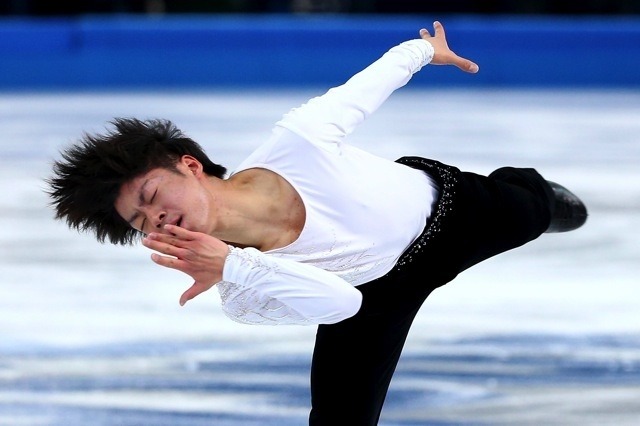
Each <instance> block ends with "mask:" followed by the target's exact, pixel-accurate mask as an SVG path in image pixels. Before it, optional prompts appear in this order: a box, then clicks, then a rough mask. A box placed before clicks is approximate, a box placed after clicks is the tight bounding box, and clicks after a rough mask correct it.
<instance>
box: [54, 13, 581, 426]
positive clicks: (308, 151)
mask: <svg viewBox="0 0 640 426" xmlns="http://www.w3.org/2000/svg"><path fill="white" fill-rule="evenodd" d="M434 31H435V32H434V36H431V35H430V33H429V32H428V31H427V30H426V29H422V30H420V38H419V39H415V40H410V41H407V42H404V43H401V44H400V45H398V46H396V47H394V48H392V49H390V50H389V51H388V52H387V53H386V54H384V55H383V56H382V57H381V58H380V59H379V60H377V61H376V62H374V63H373V64H371V65H370V66H369V67H367V68H366V69H364V70H363V71H361V72H360V73H358V74H356V75H355V76H353V77H352V78H351V79H349V80H348V81H347V82H346V83H345V84H344V85H342V86H339V87H336V88H333V89H331V90H329V91H328V92H327V93H326V94H324V95H323V96H320V97H317V98H313V99H311V100H310V101H309V102H308V103H306V104H304V105H302V106H301V107H299V108H295V109H293V110H291V111H290V112H289V113H288V114H285V115H284V117H283V118H282V119H281V120H280V121H279V122H278V123H277V124H276V126H275V127H274V130H273V132H272V134H271V137H270V138H269V139H268V140H267V141H266V142H265V143H264V144H263V145H261V146H260V147H258V148H257V149H256V150H255V151H254V152H253V153H252V154H250V155H249V156H248V157H247V158H246V159H245V160H244V161H243V162H242V164H241V165H240V166H239V167H238V169H237V171H236V172H234V173H233V174H232V175H231V176H228V177H227V176H226V168H225V167H223V166H221V165H218V164H215V163H213V162H212V161H211V160H210V159H209V158H208V157H207V156H206V155H205V153H204V152H203V151H202V149H201V148H200V146H199V145H198V144H197V143H196V142H194V141H193V140H191V139H189V138H187V137H186V136H185V135H184V134H183V133H182V132H181V131H180V130H178V129H176V128H175V127H174V126H173V125H172V124H171V123H170V122H168V121H163V120H149V121H140V120H136V119H115V120H114V121H113V123H112V124H113V125H114V130H112V131H111V132H109V133H107V134H104V135H85V137H84V138H83V139H82V140H81V141H80V143H78V144H77V145H75V146H73V147H71V148H69V149H68V150H66V151H65V152H64V153H63V154H62V156H63V158H62V160H60V161H57V162H56V163H55V165H54V176H53V177H52V178H50V179H49V181H48V182H49V184H50V190H49V193H50V195H51V197H52V199H53V202H52V204H53V205H54V206H55V208H56V217H57V218H59V219H64V220H66V221H67V223H68V224H69V226H70V227H71V228H75V229H78V230H84V231H92V232H94V233H95V235H96V237H97V239H98V240H99V241H104V240H107V239H108V240H109V241H110V242H111V243H114V244H130V243H133V242H134V241H136V239H137V238H138V237H139V236H144V238H143V239H142V243H143V244H144V245H145V246H146V247H148V248H150V249H151V250H153V251H154V253H153V254H152V255H151V257H152V260H153V261H154V262H156V263H157V264H159V265H161V266H165V267H168V268H173V269H177V270H180V271H182V272H184V273H186V274H188V275H189V276H191V277H192V278H193V280H194V283H193V285H192V286H191V287H190V288H189V289H187V290H186V291H185V292H184V293H183V295H182V296H181V298H180V304H181V305H183V304H184V303H186V302H187V301H188V300H190V299H192V298H194V297H196V296H197V295H199V294H201V293H203V292H205V291H207V290H209V289H210V288H211V287H213V286H215V287H216V288H217V289H218V291H219V292H220V295H221V300H222V305H223V306H222V307H223V310H224V312H225V313H226V314H227V315H228V316H229V317H231V318H232V319H234V320H236V321H240V322H245V323H251V324H317V325H318V331H317V336H316V344H315V349H314V354H313V361H312V371H311V394H312V410H311V414H310V418H309V422H310V424H312V425H331V426H334V425H342V424H344V425H350V426H354V425H375V424H377V422H378V419H379V416H380V412H381V410H382V406H383V403H384V399H385V396H386V393H387V390H388V387H389V383H390V381H391V378H392V376H393V373H394V371H395V368H396V364H397V362H398V359H399V357H400V354H401V352H402V348H403V346H404V343H405V339H406V337H407V334H408V332H409V329H410V326H411V323H412V321H413V319H414V317H415V315H416V313H417V312H418V310H419V309H420V306H421V305H422V303H423V302H424V300H425V299H426V297H427V296H428V295H429V293H430V292H431V291H433V290H434V289H435V288H437V287H439V286H442V285H444V284H446V283H448V282H450V281H451V280H452V279H454V278H455V277H456V275H457V274H459V273H460V272H462V271H464V270H465V269H467V268H469V267H470V266H472V265H474V264H476V263H478V262H481V261H483V260H485V259H487V258H489V257H491V256H494V255H496V254H499V253H502V252H504V251H507V250H510V249H513V248H515V247H518V246H521V245H522V244H525V243H527V242H529V241H531V240H534V239H535V238H537V237H538V236H540V235H541V234H542V233H544V232H563V231H569V230H572V229H576V228H578V227H580V226H582V224H583V223H584V222H585V221H586V218H587V211H586V208H585V207H584V205H583V203H582V202H581V201H580V200H579V199H578V198H577V197H576V196H575V195H574V194H572V193H571V192H569V191H568V190H567V189H566V188H564V187H562V186H560V185H557V184H555V183H551V182H547V181H546V180H545V179H544V178H543V177H542V176H540V175H539V174H538V173H537V172H536V171H535V170H534V169H524V168H513V167H503V168H500V169H498V170H496V171H494V172H493V173H491V174H490V175H489V176H481V175H477V174H474V173H471V172H462V171H460V170H459V169H457V168H456V167H453V166H449V165H445V164H442V163H440V162H438V161H435V160H429V159H426V158H421V157H403V158H401V159H399V160H397V161H391V160H387V159H383V158H380V157H377V156H374V155H372V154H369V153H367V152H364V151H362V150H360V149H357V148H355V147H353V146H350V145H347V144H346V143H345V137H346V136H347V135H348V134H349V133H351V132H352V131H353V130H354V129H355V127H357V125H358V124H360V123H361V122H362V121H363V120H364V119H366V118H367V117H368V116H369V115H370V114H371V113H373V112H374V111H375V110H376V109H377V108H378V107H379V106H380V105H381V104H382V103H383V102H384V101H385V100H386V99H387V97H388V96H389V95H390V94H391V93H392V92H393V91H394V90H396V89H398V88H400V87H402V86H404V85H405V84H406V83H407V82H408V81H409V80H410V78H411V76H412V75H413V74H414V73H415V72H417V71H418V70H420V69H421V68H422V67H423V66H424V65H426V64H428V63H431V64H436V65H454V66H456V67H458V68H460V69H461V70H463V71H465V72H469V73H475V72H477V71H478V66H477V65H476V64H475V63H473V62H472V61H470V60H468V59H465V58H462V57H460V56H458V55H457V54H455V53H454V52H453V51H451V50H450V49H449V47H448V45H447V41H446V36H445V31H444V28H443V26H442V25H441V24H440V23H439V22H435V23H434Z"/></svg>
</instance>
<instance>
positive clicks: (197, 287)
mask: <svg viewBox="0 0 640 426" xmlns="http://www.w3.org/2000/svg"><path fill="white" fill-rule="evenodd" d="M209 288H210V286H204V285H201V284H198V283H193V285H192V286H191V287H189V288H188V289H187V291H185V292H184V293H182V296H180V306H184V304H185V303H187V302H188V301H189V300H191V299H193V298H194V297H196V296H198V295H199V294H202V293H204V292H205V291H207V290H208V289H209Z"/></svg>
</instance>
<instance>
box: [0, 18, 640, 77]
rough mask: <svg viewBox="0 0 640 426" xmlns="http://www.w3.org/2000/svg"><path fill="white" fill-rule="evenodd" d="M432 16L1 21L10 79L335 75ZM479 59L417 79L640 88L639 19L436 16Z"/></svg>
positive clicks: (0, 70) (3, 70)
mask: <svg viewBox="0 0 640 426" xmlns="http://www.w3.org/2000/svg"><path fill="white" fill-rule="evenodd" d="M435 18H436V17H431V16H422V15H420V16H415V15H412V16H370V15H369V16H364V15H363V16H352V15H348V16H347V15H335V16H333V15H330V16H327V15H309V16H305V15H302V16H296V15H255V16H244V15H237V16H229V15H193V16H184V15H180V16H175V15H174V16H167V17H153V16H134V15H123V16H108V17H100V16H86V17H80V18H68V19H60V18H55V19H6V18H5V19H2V20H0V90H75V89H80V90H83V89H90V90H103V89H104V90H118V89H140V90H146V89H199V88H221V87H261V86H264V87H268V86H278V87H282V86H310V85H311V86H324V87H328V86H332V85H336V84H340V83H342V82H344V81H345V79H346V78H348V77H349V76H351V75H352V74H354V73H355V72H357V71H359V70H360V69H362V68H364V67H365V66H367V65H368V64H369V63H371V62H372V61H374V60H375V59H376V58H378V57H379V56H380V55H381V54H382V53H384V52H385V51H386V50H387V49H388V48H390V47H392V46H393V45H395V44H397V43H399V42H401V41H404V40H407V39H409V38H413V37H417V34H418V30H419V28H421V27H426V28H429V29H430V30H431V29H432V27H431V22H432V21H433V20H434V19H435ZM437 18H438V19H440V20H441V21H442V22H443V23H444V24H445V28H446V30H447V35H448V40H449V45H450V46H452V47H453V48H454V49H455V50H456V51H457V52H458V53H459V54H461V55H463V56H468V57H469V58H471V59H473V60H475V61H476V62H477V63H478V64H479V65H480V73H479V74H477V75H468V74H465V73H462V72H458V71H457V70H453V69H450V68H448V67H430V69H429V72H428V73H424V72H423V73H419V74H418V75H416V76H415V77H414V80H413V82H412V83H411V85H412V86H418V85H420V86H431V87H451V86H464V87H474V86H477V87H481V86H494V87H514V86H523V87H596V88H628V87H636V88H637V87H640V19H638V18H623V17H609V18H605V17H590V18H550V17H539V18H525V17H508V16H507V17H505V16H503V17H480V16H448V17H447V16H445V17H440V16H438V17H437Z"/></svg>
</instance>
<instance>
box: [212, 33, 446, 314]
mask: <svg viewBox="0 0 640 426" xmlns="http://www.w3.org/2000/svg"><path fill="white" fill-rule="evenodd" d="M433 53H434V51H433V47H432V46H431V44H430V43H428V42H427V41H425V40H421V39H416V40H410V41H407V42H404V43H402V44H400V45H398V46H395V47H393V48H392V49H390V50H389V51H388V52H387V53H385V54H384V55H383V56H382V57H381V58H380V59H378V60H377V61H376V62H374V63H373V64H371V65H370V66H368V67H367V68H366V69H364V70H363V71H361V72H359V73H358V74H356V75H354V76H353V77H352V78H351V79H349V80H348V81H347V82H346V83H345V84H343V85H341V86H338V87H335V88H332V89H330V90H329V91H328V92H327V93H325V94H324V95H322V96H319V97H316V98H313V99H311V100H310V101H308V102H307V103H306V104H304V105H302V106H300V107H298V108H294V109H292V110H291V111H290V112H289V113H287V114H285V115H284V116H283V118H282V119H281V120H280V121H278V122H277V123H276V125H275V127H274V129H273V131H272V134H271V137H270V138H269V139H268V140H267V141H266V142H265V143H264V144H262V145H261V146H260V147H258V148H257V149H256V150H255V151H254V152H253V153H252V154H251V155H250V156H249V157H248V158H246V159H245V160H244V161H243V162H242V163H241V164H240V166H239V167H238V169H237V170H236V173H237V172H239V171H242V170H247V169H251V168H264V169H268V170H270V171H273V172H275V173H277V174H278V175H280V176H282V177H283V178H284V179H285V180H287V182H289V184H291V186H292V187H293V188H294V189H295V190H296V191H297V192H298V194H299V195H300V197H301V199H302V201H303V203H304V207H305V213H306V219H305V224H304V227H303V229H302V232H301V234H300V236H299V238H298V239H297V240H296V241H294V242H293V243H291V244H290V245H288V246H286V247H282V248H279V249H275V250H270V251H267V252H264V253H263V252H260V251H258V250H256V249H253V248H245V249H240V248H236V247H231V249H230V252H229V255H228V256H227V258H226V261H225V265H224V269H223V274H222V281H221V282H219V283H218V284H217V288H218V290H219V292H220V296H221V300H222V307H223V310H224V312H225V313H226V314H227V316H229V317H230V318H231V319H233V320H236V321H239V322H243V323H251V324H273V325H275V324H331V323H335V322H338V321H341V320H343V319H346V318H349V317H351V316H353V315H355V314H356V313H357V311H358V310H359V308H360V305H361V302H362V294H361V293H360V292H359V291H358V290H357V289H356V288H355V286H358V285H360V284H363V283H366V282H369V281H371V280H374V279H376V278H379V277H381V276H383V275H385V274H386V273H387V272H389V271H390V270H391V269H392V268H393V267H394V265H395V263H396V262H397V260H398V258H399V257H400V255H401V254H402V253H403V252H404V251H405V249H406V248H407V247H409V246H410V245H411V243H412V242H413V241H414V240H415V239H416V238H417V237H418V236H419V235H420V234H421V232H422V231H423V229H424V227H425V224H426V221H427V219H428V217H429V215H430V214H431V210H432V203H433V201H434V199H435V197H436V188H435V184H434V183H433V181H432V180H431V179H430V178H429V177H428V176H427V175H426V174H425V173H424V172H422V171H420V170H416V169H413V168H410V167H407V166H405V165H401V164H399V163H396V162H394V161H391V160H388V159H384V158H381V157H378V156H375V155H373V154H370V153H368V152H366V151H363V150H361V149H358V148H356V147H354V146H351V145H348V144H346V143H345V142H344V139H345V136H347V135H348V134H350V133H351V132H352V131H353V130H354V129H355V128H356V127H357V126H358V124H360V123H361V122H362V121H363V120H365V119H366V118H367V117H368V116H369V115H370V114H371V113H373V112H374V111H375V110H376V109H378V108H379V107H380V105H381V104H382V103H383V102H384V101H385V100H386V99H387V98H388V97H389V95H391V93H393V91H395V90H396V89H398V88H400V87H402V86H404V85H405V84H406V83H407V82H408V81H409V80H410V79H411V76H412V75H413V74H414V73H416V72H417V71H418V70H420V69H421V68H422V66H424V65H425V64H428V63H429V62H430V61H431V59H432V58H433ZM390 291H392V290H390Z"/></svg>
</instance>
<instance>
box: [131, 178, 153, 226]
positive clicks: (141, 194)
mask: <svg viewBox="0 0 640 426" xmlns="http://www.w3.org/2000/svg"><path fill="white" fill-rule="evenodd" d="M148 183H149V179H147V180H145V181H144V183H143V184H142V185H141V186H140V191H138V204H139V205H143V204H144V190H145V188H146V187H147V184H148ZM137 218H138V212H135V213H134V214H133V215H132V216H131V217H130V218H129V219H128V220H127V223H128V224H129V225H131V226H132V227H133V223H132V222H133V221H134V220H136V219H137Z"/></svg>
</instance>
